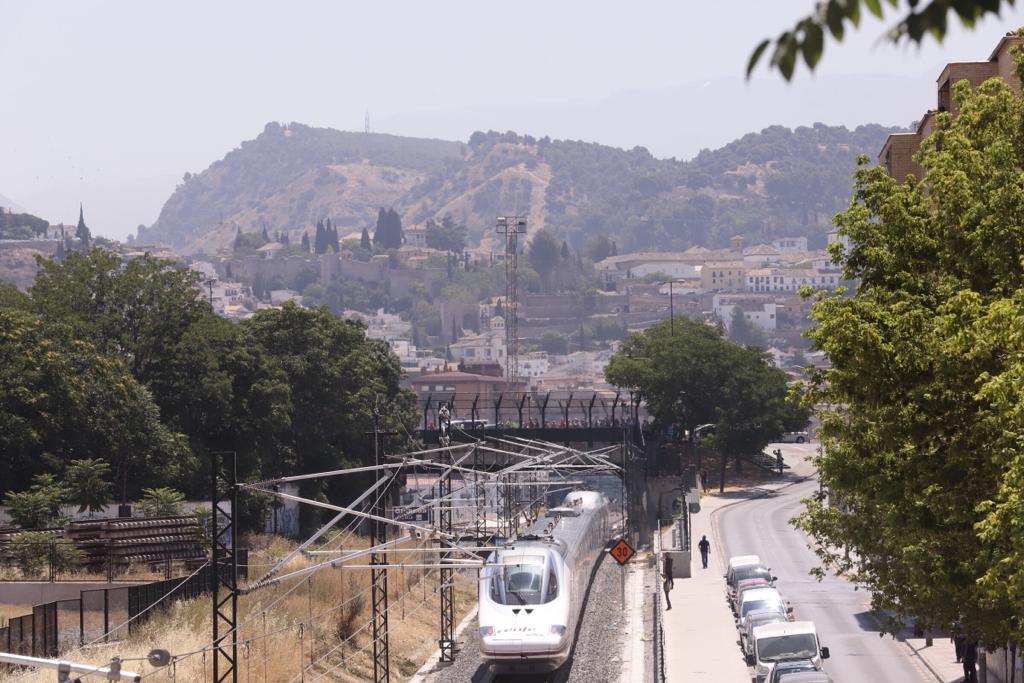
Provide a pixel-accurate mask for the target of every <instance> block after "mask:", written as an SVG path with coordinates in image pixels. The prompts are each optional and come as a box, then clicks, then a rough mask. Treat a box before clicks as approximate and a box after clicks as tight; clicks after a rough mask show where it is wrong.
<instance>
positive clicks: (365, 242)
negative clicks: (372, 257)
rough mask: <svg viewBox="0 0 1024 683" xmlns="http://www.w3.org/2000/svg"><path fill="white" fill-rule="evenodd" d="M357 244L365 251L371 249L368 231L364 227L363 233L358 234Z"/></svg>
mask: <svg viewBox="0 0 1024 683" xmlns="http://www.w3.org/2000/svg"><path fill="white" fill-rule="evenodd" d="M359 246H360V247H362V248H363V249H365V250H366V251H371V250H372V249H373V246H372V245H371V244H370V231H369V230H367V229H366V228H365V227H364V228H363V234H362V235H360V236H359Z"/></svg>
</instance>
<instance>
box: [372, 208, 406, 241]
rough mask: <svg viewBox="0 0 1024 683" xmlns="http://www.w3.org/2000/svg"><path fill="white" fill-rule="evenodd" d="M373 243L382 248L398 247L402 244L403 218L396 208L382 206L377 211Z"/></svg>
mask: <svg viewBox="0 0 1024 683" xmlns="http://www.w3.org/2000/svg"><path fill="white" fill-rule="evenodd" d="M373 244H374V246H376V247H378V248H380V249H398V248H399V247H401V246H402V219H401V217H399V215H398V212H397V211H395V210H394V209H386V210H385V209H384V208H381V209H380V211H379V212H378V213H377V227H376V228H375V229H374V231H373Z"/></svg>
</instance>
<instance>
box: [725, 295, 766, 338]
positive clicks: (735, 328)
mask: <svg viewBox="0 0 1024 683" xmlns="http://www.w3.org/2000/svg"><path fill="white" fill-rule="evenodd" d="M729 339H731V340H732V341H734V342H736V343H737V344H742V345H743V346H759V347H761V348H764V347H766V346H767V345H768V344H767V342H766V341H765V338H764V333H763V332H761V330H760V328H758V327H756V326H755V325H754V324H753V323H752V322H750V320H748V319H747V315H746V312H745V311H744V310H743V307H742V306H739V305H737V306H733V307H732V317H731V319H730V320H729Z"/></svg>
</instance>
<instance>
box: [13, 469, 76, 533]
mask: <svg viewBox="0 0 1024 683" xmlns="http://www.w3.org/2000/svg"><path fill="white" fill-rule="evenodd" d="M69 493H70V492H69V491H68V488H67V487H66V486H64V485H62V484H60V483H59V482H58V481H57V479H56V477H54V476H53V475H52V474H37V475H36V476H35V478H34V479H33V482H32V486H31V487H30V488H29V489H28V490H27V491H21V492H13V491H12V492H8V493H7V495H5V496H4V505H5V506H7V512H8V514H10V516H11V519H12V520H14V523H15V524H17V525H18V526H19V527H21V528H22V529H49V528H51V527H59V526H64V523H65V522H67V517H65V516H64V515H63V514H62V513H61V509H60V508H61V506H62V505H64V503H65V501H67V499H68V495H69Z"/></svg>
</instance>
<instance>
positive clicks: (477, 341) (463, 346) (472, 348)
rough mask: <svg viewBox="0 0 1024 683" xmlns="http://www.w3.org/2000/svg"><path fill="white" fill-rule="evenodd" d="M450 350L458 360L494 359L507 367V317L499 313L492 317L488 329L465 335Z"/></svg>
mask: <svg viewBox="0 0 1024 683" xmlns="http://www.w3.org/2000/svg"><path fill="white" fill-rule="evenodd" d="M449 350H450V351H451V354H452V358H453V359H454V360H455V361H456V362H457V361H463V360H469V361H479V360H492V361H497V362H498V363H500V364H501V367H502V368H503V369H504V367H505V319H504V318H502V317H501V316H499V315H496V316H494V317H492V318H491V322H490V324H489V326H488V328H487V329H486V330H484V331H483V332H481V333H480V334H469V335H465V336H463V337H462V338H461V339H459V340H458V341H457V342H455V343H453V344H452V345H451V346H450V347H449Z"/></svg>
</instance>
